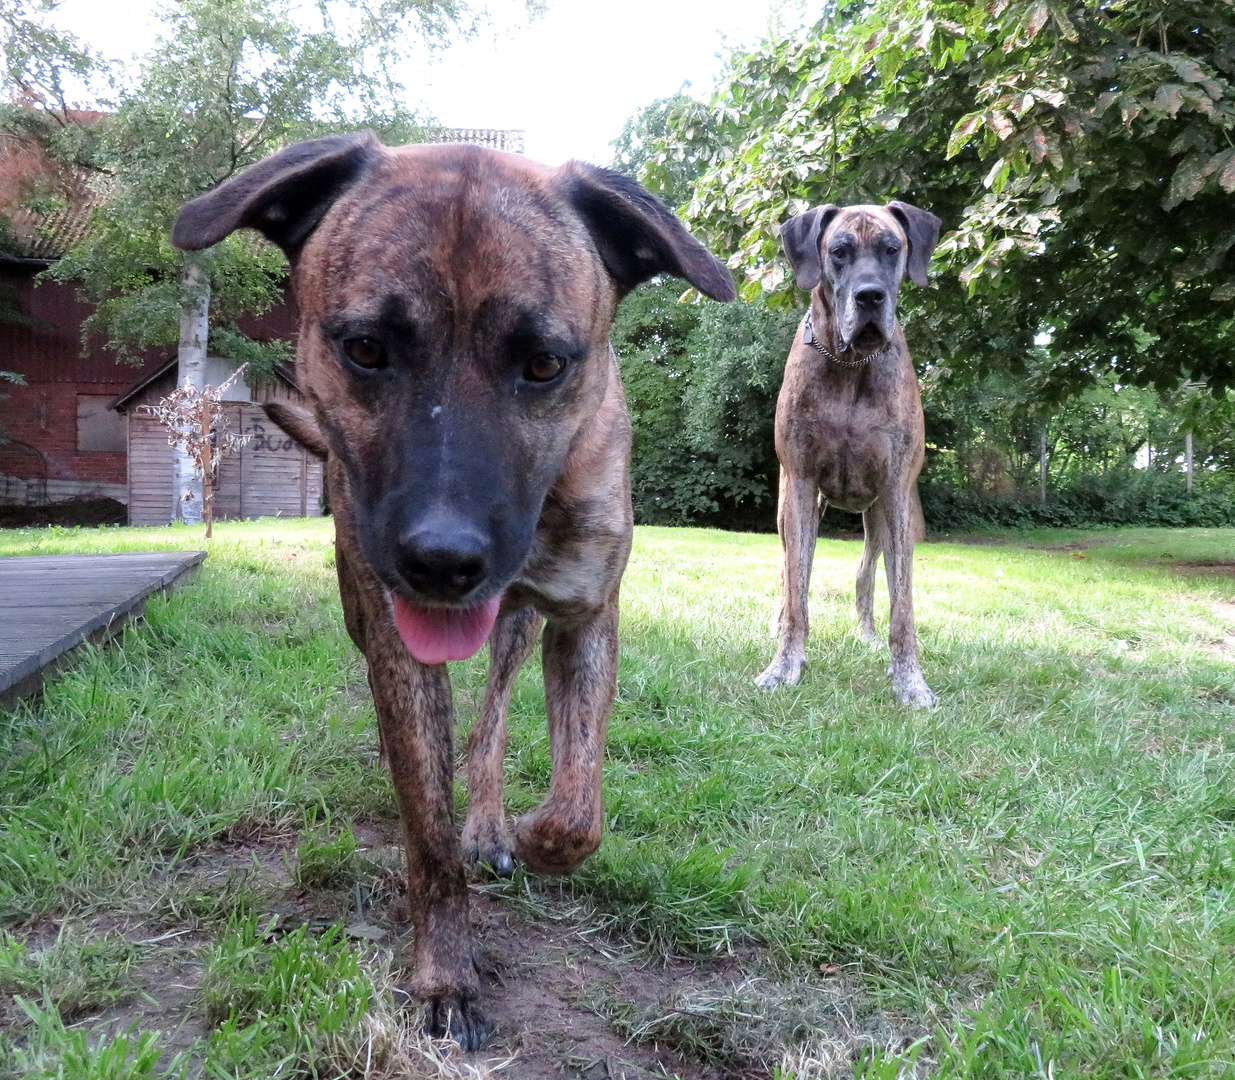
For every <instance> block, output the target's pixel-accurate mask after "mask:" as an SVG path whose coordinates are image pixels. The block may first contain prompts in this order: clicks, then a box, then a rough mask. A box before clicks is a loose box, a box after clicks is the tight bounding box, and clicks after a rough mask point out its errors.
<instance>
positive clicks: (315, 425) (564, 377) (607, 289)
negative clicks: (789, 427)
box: [172, 134, 734, 1049]
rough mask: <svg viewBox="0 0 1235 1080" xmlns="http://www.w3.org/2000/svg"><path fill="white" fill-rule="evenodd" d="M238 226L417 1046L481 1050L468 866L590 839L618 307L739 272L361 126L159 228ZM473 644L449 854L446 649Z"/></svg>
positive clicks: (641, 199)
mask: <svg viewBox="0 0 1235 1080" xmlns="http://www.w3.org/2000/svg"><path fill="white" fill-rule="evenodd" d="M242 227H247V228H252V229H257V230H258V231H260V232H261V233H263V234H265V236H266V237H268V238H269V239H270V240H272V241H274V242H275V243H276V244H278V245H279V246H280V247H281V248H282V249H283V251H284V252H285V253H286V254H287V257H288V260H289V261H290V263H291V266H292V282H293V285H294V288H295V291H296V297H297V300H298V302H299V306H300V315H301V322H300V333H299V341H298V346H297V361H298V362H297V377H298V379H299V381H300V385H301V388H302V389H303V391H304V393H305V395H306V397H307V398H308V400H309V402H310V403H311V405H312V412H311V413H310V412H309V411H307V410H305V409H296V408H292V407H289V406H286V405H282V406H270V407H269V408H268V410H267V411H268V412H269V414H270V416H271V419H273V420H274V421H275V423H277V424H279V425H280V426H281V427H282V428H283V429H284V430H285V431H287V432H288V433H289V434H291V435H292V436H293V437H295V438H296V439H298V440H299V441H300V442H301V443H302V444H304V445H305V446H306V447H309V448H310V449H312V450H313V451H314V452H316V453H317V454H319V455H320V456H322V457H324V458H325V460H326V486H327V491H328V493H329V498H330V506H331V509H332V511H333V513H334V518H335V530H336V555H335V557H336V563H337V568H338V575H339V591H340V593H341V595H342V600H343V609H344V616H345V618H346V622H347V629H348V632H349V634H350V635H351V637H352V640H353V641H354V642H355V643H356V645H357V647H358V648H359V649H360V650H361V651H362V652H363V653H364V654H365V657H366V658H367V659H368V665H369V685H370V687H371V688H372V691H373V698H374V703H375V705H376V708H377V716H378V726H379V731H380V736H381V743H382V748H383V751H384V753H385V755H386V757H387V759H388V760H389V762H390V768H391V772H392V774H393V777H394V783H395V790H396V793H397V797H398V804H399V810H400V815H401V817H402V821H403V829H404V835H405V841H406V847H407V873H408V900H409V901H410V907H411V916H412V920H413V923H414V926H415V932H416V933H415V946H414V957H413V959H414V963H415V976H414V979H413V984H412V990H413V991H414V992H415V993H416V994H417V996H419V998H420V999H422V1000H423V1001H425V1002H426V1004H427V1006H428V1008H427V1013H428V1026H429V1029H430V1030H431V1031H432V1032H435V1033H437V1034H442V1033H446V1032H449V1033H450V1034H451V1035H452V1036H453V1037H454V1038H455V1039H456V1040H457V1041H458V1042H459V1043H460V1044H462V1045H463V1046H464V1047H465V1048H468V1049H473V1048H475V1047H476V1046H478V1045H479V1044H480V1042H481V1040H482V1038H483V1037H484V1034H485V1031H486V1028H485V1025H484V1022H483V1019H482V1017H481V1016H480V1013H479V1010H478V1008H477V1005H476V997H477V992H478V988H479V987H478V979H477V974H476V969H475V966H474V962H473V948H474V945H473V935H472V929H471V926H470V923H469V917H468V897H467V885H466V882H465V877H464V863H465V862H470V863H483V864H487V865H488V866H489V867H491V868H492V869H493V870H495V871H496V872H497V873H499V874H509V873H510V872H511V869H512V856H515V857H518V858H520V859H522V860H523V861H524V862H525V863H526V864H527V865H529V866H531V867H533V868H534V869H536V870H541V871H548V872H555V873H568V872H570V871H571V870H573V869H575V868H576V867H577V866H578V865H579V864H580V863H581V862H582V861H583V860H584V859H586V858H587V857H588V856H589V855H590V854H591V853H592V852H593V851H595V850H596V848H597V847H598V846H599V844H600V840H601V832H602V828H603V824H604V812H603V806H602V802H601V767H602V759H603V752H604V741H605V728H606V725H607V723H608V719H609V712H610V709H611V706H612V702H613V694H614V687H615V680H616V674H617V657H618V640H617V628H618V585H619V582H620V580H621V577H622V572H623V570H624V568H625V565H626V559H627V555H628V553H629V551H630V542H631V506H630V485H629V479H628V469H629V458H630V423H629V420H628V417H627V413H626V403H625V399H624V397H623V394H622V385H621V382H620V380H619V373H618V366H617V362H616V360H615V358H614V355H613V351H612V349H611V348H610V346H609V327H610V322H611V319H612V316H613V312H614V308H615V306H616V305H617V303H618V301H619V300H620V299H621V298H622V297H623V296H624V295H625V294H626V293H627V292H629V291H630V290H631V289H632V288H634V287H635V286H636V285H638V284H639V283H640V282H642V281H646V280H647V279H649V278H651V277H653V276H655V275H657V274H672V275H675V276H678V277H681V278H685V279H686V280H687V281H689V282H690V283H691V284H692V285H694V286H695V287H696V288H697V289H699V290H700V291H701V292H703V293H705V294H707V295H708V296H711V297H713V298H715V299H718V300H732V299H733V297H734V289H733V281H732V278H731V277H730V274H729V272H728V271H727V270H726V269H725V268H724V266H723V265H722V264H721V263H720V262H718V261H717V260H716V259H714V258H713V257H712V256H711V255H710V254H709V253H708V252H707V251H706V250H704V248H703V247H702V246H701V245H700V244H699V243H698V242H697V241H696V240H694V239H693V238H692V237H691V236H690V235H689V234H688V233H687V232H686V230H685V229H684V228H683V227H682V225H681V224H680V223H679V222H678V220H677V219H676V218H675V217H674V216H673V215H672V214H671V213H670V212H669V211H668V210H667V209H666V208H665V206H664V205H663V204H661V203H660V202H659V201H658V200H656V199H654V198H653V197H652V196H651V195H649V194H648V193H647V192H646V191H645V190H644V189H643V188H641V187H639V185H637V184H635V183H634V182H632V181H630V180H628V179H626V178H625V177H622V176H620V175H618V174H616V173H613V172H609V171H607V170H605V169H598V168H594V167H592V166H589V165H583V164H579V163H574V162H572V163H568V164H567V165H564V166H562V167H561V168H559V169H551V168H548V167H546V166H543V165H538V164H535V163H534V162H531V161H528V160H526V159H524V158H522V157H517V156H513V155H509V154H502V153H497V152H495V151H491V150H486V149H481V148H479V147H474V146H460V145H438V146H405V147H400V148H398V149H387V148H385V147H383V146H381V145H380V144H379V143H378V141H377V140H376V138H374V137H373V136H372V135H368V134H366V135H359V136H346V137H333V138H326V139H319V140H315V141H312V142H306V143H301V144H298V145H296V146H291V147H288V148H287V149H285V150H283V151H281V152H280V153H278V154H276V155H274V156H273V157H271V158H269V159H267V160H266V161H264V162H261V163H259V164H258V165H255V166H253V167H252V168H251V169H249V170H248V171H246V172H244V173H242V174H240V175H239V176H238V177H236V178H235V179H233V180H231V181H229V182H227V183H225V184H223V185H222V186H221V187H219V188H217V189H216V190H215V191H213V192H211V193H209V194H207V195H204V196H202V197H201V198H199V199H195V200H193V201H192V202H190V203H188V204H187V205H186V206H185V207H184V208H183V210H182V211H181V214H180V218H179V220H178V221H177V223H176V227H175V229H174V231H173V234H172V239H173V242H174V243H175V244H176V246H177V247H180V248H183V249H187V250H196V249H200V248H205V247H209V246H210V245H211V244H214V243H217V242H218V241H219V240H222V239H223V238H224V237H225V236H227V235H228V234H229V233H231V232H232V231H233V230H235V229H238V228H242ZM542 618H543V619H544V620H545V628H544V637H543V655H544V679H545V696H546V701H547V707H548V718H549V741H550V747H551V753H552V759H553V765H552V775H551V780H550V786H549V792H548V795H547V797H546V798H545V800H544V802H543V803H542V804H541V806H540V807H539V808H538V809H537V810H536V811H535V812H533V813H531V814H528V815H527V816H525V817H523V818H521V819H519V820H518V821H517V822H516V823H515V825H514V828H513V831H512V830H511V829H509V828H508V826H507V823H506V818H505V815H504V813H503V808H502V759H503V756H504V753H505V749H506V712H507V708H508V705H509V702H510V694H511V687H512V684H513V682H514V679H515V676H516V674H517V673H518V670H519V668H520V666H521V665H522V664H523V662H524V661H525V660H526V659H527V657H528V654H529V653H530V652H531V651H532V648H533V646H534V644H535V641H536V637H537V632H538V630H539V628H540V625H541V620H542ZM486 639H487V640H488V641H489V648H490V663H489V677H488V686H487V689H486V693H485V700H484V704H483V706H482V709H481V713H480V716H479V719H478V720H477V722H476V724H475V726H474V727H473V729H472V733H471V739H470V756H469V761H468V793H469V798H468V812H467V821H466V823H465V825H464V828H463V837H462V844H460V838H459V836H458V834H457V832H456V829H455V824H454V819H453V807H454V757H453V751H452V745H451V727H452V716H451V691H450V678H449V675H448V674H447V670H446V664H445V661H448V660H459V659H464V658H466V657H468V656H471V655H472V654H473V653H475V652H476V651H477V650H478V649H479V648H480V647H481V645H482V644H483V643H484V642H485V640H486Z"/></svg>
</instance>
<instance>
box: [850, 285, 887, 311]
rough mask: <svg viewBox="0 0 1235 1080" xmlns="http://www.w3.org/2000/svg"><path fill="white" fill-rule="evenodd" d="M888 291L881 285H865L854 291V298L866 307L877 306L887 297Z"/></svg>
mask: <svg viewBox="0 0 1235 1080" xmlns="http://www.w3.org/2000/svg"><path fill="white" fill-rule="evenodd" d="M887 295H888V294H887V292H886V291H885V290H884V289H883V288H882V287H881V286H879V285H863V286H861V287H859V288H857V289H854V291H853V298H854V299H855V300H856V301H857V302H858V303H859V304H860V305H861V306H862V307H864V308H877V307H879V305H880V304H882V303H883V302H884V300H885V299H887Z"/></svg>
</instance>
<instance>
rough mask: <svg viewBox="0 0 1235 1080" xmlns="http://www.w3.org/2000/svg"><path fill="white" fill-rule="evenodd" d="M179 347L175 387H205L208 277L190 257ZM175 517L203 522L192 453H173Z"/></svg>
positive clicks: (199, 484) (183, 277) (191, 522)
mask: <svg viewBox="0 0 1235 1080" xmlns="http://www.w3.org/2000/svg"><path fill="white" fill-rule="evenodd" d="M180 287H181V290H182V296H181V301H180V348H179V350H178V351H177V353H176V357H177V362H178V371H177V376H176V385H177V387H180V388H183V387H186V386H191V387H194V388H195V389H197V390H200V389H201V388H202V387H203V386H205V385H206V340H207V335H208V334H209V331H210V278H209V277H208V276H207V275H206V271H205V270H203V269H202V267H201V264H200V263H198V262H197V260H196V258H195V257H194V256H192V255H190V256H188V258H187V259H186V260H185V266H184V273H183V274H182V275H181V277H180ZM175 453H176V465H175V468H176V477H175V479H176V517H177V518H180V519H181V520H183V521H184V522H185V523H186V524H188V525H200V524H201V521H202V494H203V493H202V481H201V478H200V477H199V476H198V475H197V469H196V467H195V464H194V461H193V455H192V454H186V453H184V452H182V451H180V450H177V451H176V452H175Z"/></svg>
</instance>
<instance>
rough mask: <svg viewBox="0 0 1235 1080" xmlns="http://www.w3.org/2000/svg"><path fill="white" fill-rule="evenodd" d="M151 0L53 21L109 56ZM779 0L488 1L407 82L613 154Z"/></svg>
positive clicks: (535, 143) (575, 151)
mask: <svg viewBox="0 0 1235 1080" xmlns="http://www.w3.org/2000/svg"><path fill="white" fill-rule="evenodd" d="M154 6H155V4H154V2H153V0H64V2H63V3H62V5H61V6H60V8H59V11H58V15H57V18H56V21H57V22H58V23H59V24H60V25H61V26H64V27H65V28H66V29H71V30H72V31H73V32H74V33H76V34H77V35H78V36H79V37H81V38H83V39H84V40H86V41H87V42H89V43H90V44H92V45H94V46H95V48H97V49H98V50H99V51H100V52H102V53H103V54H104V55H105V56H110V57H116V58H127V57H129V56H131V55H132V54H134V53H138V52H143V51H145V50H146V49H148V48H149V46H150V45H151V44H152V43H153V41H154V37H155V32H156V28H155V26H154V24H153V23H152V21H151V16H150V13H151V11H152V10H153V8H154ZM779 6H780V4H779V0H622V2H621V3H605V2H596V0H548V10H547V11H546V13H545V14H544V15H543V16H541V17H540V18H539V19H537V20H535V21H534V22H532V23H531V24H530V25H529V24H527V23H526V22H525V21H524V22H523V23H522V25H520V22H519V16H520V15H521V14H522V4H520V3H519V2H518V0H491V3H490V7H491V9H492V11H493V13H494V19H493V24H492V25H491V26H490V27H489V28H488V29H487V30H484V31H481V33H479V34H478V35H477V36H476V37H475V38H473V39H471V40H465V41H462V42H460V43H458V44H456V45H452V46H450V47H449V48H447V49H446V50H444V51H443V52H442V53H441V54H439V55H438V56H437V57H436V58H434V59H431V60H428V61H425V60H423V59H420V60H418V61H416V62H415V63H414V64H413V63H412V62H410V61H409V64H408V70H405V71H404V72H403V73H402V81H403V82H404V84H405V85H406V86H407V88H408V91H409V93H410V94H411V95H412V96H413V98H420V99H421V101H422V102H423V105H424V106H425V108H426V109H427V110H428V111H429V112H431V113H433V114H435V115H436V116H437V118H438V119H439V120H440V121H441V122H442V123H443V124H445V125H446V126H448V127H488V128H522V129H523V130H524V131H525V132H526V136H525V138H526V151H527V154H528V156H529V157H532V158H536V159H538V160H540V161H544V162H547V163H548V164H551V165H555V164H558V163H559V162H561V161H564V160H566V159H567V158H571V157H575V158H581V159H583V160H586V161H592V162H595V163H596V164H601V165H603V164H606V163H608V162H609V160H610V159H611V156H612V150H611V148H610V146H609V143H610V142H611V141H612V140H613V139H615V138H617V136H618V135H619V134H620V132H621V130H622V125H623V123H624V122H625V120H626V118H627V117H628V116H630V115H631V114H632V113H634V112H635V110H636V109H638V108H639V107H640V106H642V105H646V104H648V103H649V102H651V101H652V100H654V99H655V98H658V97H664V96H665V95H668V94H672V93H674V92H675V91H677V90H678V89H679V88H680V87H681V86H682V84H683V83H684V82H688V81H689V82H690V83H691V84H692V86H691V89H690V92H691V93H692V94H693V95H694V96H696V97H706V96H707V95H708V92H709V91H710V89H711V86H712V82H713V80H714V78H715V77H716V75H717V74H718V73H719V71H720V69H721V61H720V59H719V57H718V55H717V54H718V53H719V52H720V51H721V49H722V48H723V47H724V46H725V45H726V44H728V45H750V44H753V43H755V42H756V41H758V40H759V39H760V38H761V37H763V36H764V34H765V32H766V30H767V27H768V20H769V17H770V16H771V14H772V12H773V10H775V9H777V8H778V7H779Z"/></svg>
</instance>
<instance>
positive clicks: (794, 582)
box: [755, 466, 819, 690]
mask: <svg viewBox="0 0 1235 1080" xmlns="http://www.w3.org/2000/svg"><path fill="white" fill-rule="evenodd" d="M776 525H777V531H778V532H779V533H780V542H781V548H782V550H783V553H784V565H783V568H782V571H781V597H780V626H779V633H778V640H777V645H776V655H775V656H774V657H773V658H772V662H771V663H770V664H769V665H768V666H767V668H766V670H765V671H764V672H763V674H762V675H760V676H759V677H758V678H757V679H756V680H755V685H756V686H758V687H759V689H761V690H772V689H774V688H775V687H777V686H780V685H781V684H784V685H785V686H793V685H795V684H796V683H797V681H798V679H800V678H801V677H802V668H803V666H804V665H805V664H806V636H807V634H809V633H810V611H809V604H810V599H809V591H810V568H811V563H812V561H813V560H814V557H815V539H816V537H817V536H818V535H819V492H818V488H817V485H816V484H815V481H814V479H813V478H810V477H804V476H795V475H794V474H793V473H791V472H789V470H787V469H786V468H785V467H784V466H781V477H780V504H779V506H778V507H777V514H776Z"/></svg>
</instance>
